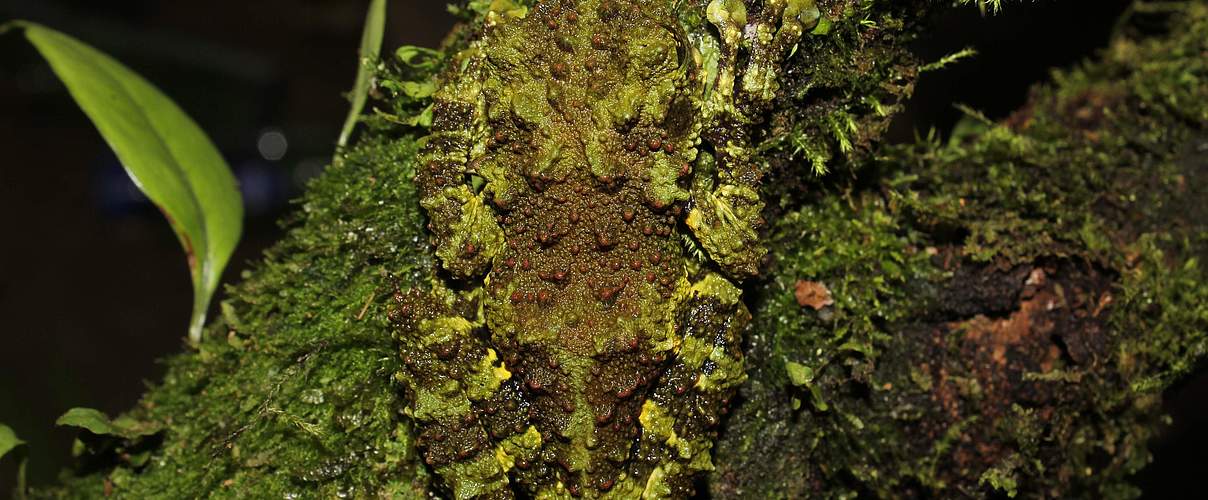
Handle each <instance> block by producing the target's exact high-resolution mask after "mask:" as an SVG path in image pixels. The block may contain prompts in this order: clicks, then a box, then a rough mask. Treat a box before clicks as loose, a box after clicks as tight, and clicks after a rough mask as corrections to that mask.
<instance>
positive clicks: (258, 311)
mask: <svg viewBox="0 0 1208 500" xmlns="http://www.w3.org/2000/svg"><path fill="white" fill-rule="evenodd" d="M416 149H417V148H416V145H415V144H414V141H411V140H407V139H402V140H394V139H390V138H388V137H387V136H385V135H382V134H381V133H378V134H376V135H374V136H373V137H372V138H370V139H366V140H365V141H363V142H362V143H361V144H360V145H358V146H356V147H355V148H353V149H351V150H349V151H348V152H346V153H345V154H344V155H343V157H342V161H341V162H340V166H338V167H334V168H331V169H329V170H328V171H327V172H326V173H325V174H324V175H323V176H322V177H321V178H319V179H318V180H316V181H315V182H313V183H312V185H311V186H310V189H309V192H308V194H307V196H306V198H304V199H303V200H302V202H301V205H300V215H301V217H302V220H301V221H299V222H296V223H294V224H293V225H294V227H293V228H292V229H291V230H290V232H289V233H288V235H287V236H286V238H285V239H284V240H283V241H282V242H281V243H280V244H278V245H277V246H276V247H274V248H273V249H272V250H270V251H269V252H268V254H267V255H266V257H265V261H264V263H262V264H261V265H260V266H258V268H257V269H256V270H255V271H252V272H250V273H247V274H245V276H244V281H243V282H242V283H241V284H239V285H237V286H235V287H233V288H232V289H230V290H229V291H228V296H229V298H228V299H227V301H226V302H225V303H224V304H223V311H224V314H223V319H221V320H219V321H217V322H215V324H213V325H211V327H210V328H209V329H208V331H207V336H206V339H207V340H206V341H205V342H203V343H202V345H201V346H200V350H199V352H197V353H195V354H194V353H186V354H183V355H180V356H176V357H173V358H170V359H169V360H167V365H168V372H167V375H166V376H165V377H164V379H163V381H162V382H161V383H160V384H158V385H157V386H156V387H154V388H152V389H151V390H150V391H149V392H148V393H147V395H146V396H145V398H144V399H143V400H142V401H141V402H140V403H139V405H138V407H136V408H135V409H134V410H132V411H131V412H130V413H129V414H128V415H127V416H126V417H124V418H127V419H134V420H135V421H140V422H146V423H149V424H154V425H158V426H162V427H163V428H164V429H165V430H164V431H163V432H161V433H160V434H158V435H156V436H155V438H156V439H159V440H162V441H160V442H159V443H158V445H157V446H156V447H154V448H153V453H152V455H151V457H150V459H149V460H147V461H146V462H145V463H143V464H138V465H136V464H132V463H128V459H127V458H126V457H121V456H117V457H104V456H96V457H92V462H91V464H90V465H89V468H88V469H81V471H80V472H82V473H85V474H82V475H80V476H72V477H69V478H68V479H66V482H65V483H64V485H63V486H61V487H58V488H51V489H47V490H42V491H40V492H37V493H38V495H36V496H74V497H81V498H88V497H93V498H95V497H96V496H99V495H98V493H99V492H101V491H102V490H107V491H111V492H112V493H113V495H115V496H117V497H122V498H149V497H156V496H159V495H162V494H164V493H165V492H186V491H187V492H191V494H196V495H210V496H218V497H226V496H229V497H245V498H246V497H281V496H287V495H297V494H301V493H306V494H314V495H318V496H334V495H336V494H360V495H363V494H367V492H377V491H382V490H389V491H394V492H395V493H398V494H404V495H412V496H415V495H419V494H420V493H421V492H423V491H424V488H425V484H426V481H427V472H426V471H424V470H423V468H421V467H418V466H417V465H416V463H415V461H414V450H413V446H412V443H411V437H410V429H409V428H408V424H407V423H406V421H404V420H402V419H400V415H399V410H400V409H401V408H402V402H401V401H399V396H398V391H397V388H396V387H395V386H394V385H393V384H392V383H391V375H392V374H393V373H394V372H395V371H396V370H397V366H396V365H397V364H398V358H397V356H395V355H394V346H393V342H392V341H391V340H390V335H389V333H387V329H386V328H387V326H386V323H385V320H384V315H383V314H382V310H383V306H384V302H385V299H386V298H387V297H389V296H390V294H391V292H392V291H393V290H392V289H391V287H392V286H393V285H392V283H393V279H407V280H413V281H414V280H416V279H417V277H419V276H426V275H428V274H429V273H431V272H432V268H433V261H432V257H431V256H430V252H429V251H428V250H427V248H426V244H425V243H424V239H423V237H422V232H421V231H422V230H421V227H420V221H421V220H422V219H421V218H420V217H419V214H418V206H417V205H416V204H415V201H414V200H415V194H414V189H413V188H412V187H411V185H410V176H411V161H412V159H413V158H414V157H415V153H416ZM392 277H393V278H392ZM97 447H98V448H99V447H100V445H99V443H98V444H97ZM408 492H410V493H408Z"/></svg>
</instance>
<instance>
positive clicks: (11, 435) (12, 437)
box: [0, 424, 25, 458]
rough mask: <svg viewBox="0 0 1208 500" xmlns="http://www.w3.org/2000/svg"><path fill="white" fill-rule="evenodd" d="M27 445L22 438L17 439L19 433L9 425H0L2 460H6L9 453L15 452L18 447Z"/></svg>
mask: <svg viewBox="0 0 1208 500" xmlns="http://www.w3.org/2000/svg"><path fill="white" fill-rule="evenodd" d="M23 444H25V441H22V440H21V438H18V437H17V433H16V432H13V429H12V428H11V427H9V426H7V425H4V424H0V458H4V455H7V454H8V452H10V451H13V450H14V449H16V448H17V447H18V446H21V445H23Z"/></svg>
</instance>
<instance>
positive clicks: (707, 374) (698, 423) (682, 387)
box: [637, 273, 751, 498]
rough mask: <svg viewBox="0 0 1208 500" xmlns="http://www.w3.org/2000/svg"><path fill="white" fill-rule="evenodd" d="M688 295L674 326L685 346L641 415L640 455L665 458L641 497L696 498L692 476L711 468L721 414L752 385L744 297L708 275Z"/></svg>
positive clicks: (644, 488) (747, 315)
mask: <svg viewBox="0 0 1208 500" xmlns="http://www.w3.org/2000/svg"><path fill="white" fill-rule="evenodd" d="M687 293H688V294H690V295H689V296H688V297H686V298H685V299H684V300H683V302H682V303H681V305H680V308H679V312H678V314H677V320H676V323H677V327H678V329H679V330H680V331H681V332H683V335H684V338H683V342H682V344H681V345H680V347H679V349H678V353H677V354H676V360H675V362H674V364H673V365H672V366H671V368H670V369H669V370H668V371H667V375H666V377H665V379H664V380H661V381H660V384H659V385H658V386H657V387H655V389H654V391H653V393H652V394H651V395H650V396H649V398H647V400H646V402H645V403H644V405H643V406H642V413H641V416H640V417H639V421H640V423H641V425H642V439H641V442H640V445H639V447H640V449H639V450H638V452H637V453H638V456H648V455H647V454H651V455H649V456H662V457H664V458H663V460H661V461H660V463H659V465H658V466H657V467H655V469H654V470H653V471H652V472H651V473H650V475H649V478H648V479H647V480H646V483H645V485H644V486H643V492H642V497H643V498H684V497H688V496H691V495H692V492H693V491H692V480H693V476H694V475H695V474H697V473H698V472H702V471H707V470H712V468H713V464H712V461H711V459H710V448H712V446H713V441H714V438H715V437H716V434H717V426H718V424H719V419H720V416H721V415H722V414H724V413H725V412H726V411H728V409H729V402H730V398H731V397H732V396H733V395H734V393H735V391H736V390H737V389H738V386H739V385H741V384H742V382H743V381H744V380H746V373H745V371H744V368H743V358H742V345H741V342H742V334H743V330H744V329H745V328H746V326H747V325H748V324H749V322H750V320H751V315H750V313H749V312H747V308H746V306H745V305H743V303H742V302H741V301H740V300H739V295H740V293H741V291H740V290H739V289H738V288H737V287H735V286H734V285H733V284H731V283H730V282H729V281H727V280H726V279H725V278H723V277H722V276H720V275H718V274H715V273H709V274H707V275H706V276H705V277H704V278H703V279H701V280H700V281H698V282H696V283H695V284H694V285H693V286H692V288H691V289H690V290H689V291H688V292H687ZM655 454H657V455H655Z"/></svg>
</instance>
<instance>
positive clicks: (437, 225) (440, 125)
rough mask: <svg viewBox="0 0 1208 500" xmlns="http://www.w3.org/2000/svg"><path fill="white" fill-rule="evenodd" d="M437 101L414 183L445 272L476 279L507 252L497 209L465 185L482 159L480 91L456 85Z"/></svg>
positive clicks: (443, 91)
mask: <svg viewBox="0 0 1208 500" xmlns="http://www.w3.org/2000/svg"><path fill="white" fill-rule="evenodd" d="M471 64H473V62H471ZM467 86H470V85H468V84H467ZM471 87H473V86H471ZM473 88H476V87H473ZM435 99H436V105H435V112H434V113H435V118H434V121H433V129H432V134H431V135H429V136H428V137H427V138H426V139H425V140H426V141H427V144H426V145H425V147H424V151H423V153H422V156H421V166H420V167H419V169H418V170H417V171H416V176H415V177H416V179H415V184H416V186H417V187H418V188H419V191H420V205H422V206H423V207H424V209H425V210H426V211H427V212H428V229H429V230H430V231H431V233H432V238H433V242H434V243H435V244H436V255H437V256H438V257H440V259H441V262H442V263H443V264H444V267H445V269H447V270H449V272H451V273H453V275H455V276H457V277H458V278H476V277H478V276H481V275H482V274H484V273H485V272H486V271H487V270H488V269H489V268H490V266H491V262H492V260H493V259H494V258H495V255H497V254H499V252H500V251H502V250H503V248H504V237H503V230H502V229H501V228H500V227H499V223H498V222H497V221H496V220H495V212H494V210H493V209H491V207H490V206H488V205H487V204H486V202H485V201H484V195H483V193H481V192H475V191H474V189H472V187H471V186H470V185H468V184H467V182H466V178H467V176H469V175H470V174H473V173H474V172H473V171H472V170H473V169H472V168H470V166H469V165H470V162H471V159H472V158H475V157H477V156H480V155H481V151H479V150H478V149H479V148H480V147H481V144H482V142H483V139H482V137H480V136H481V135H482V134H483V133H484V131H483V126H482V125H481V121H482V118H481V117H482V114H483V111H482V109H481V108H482V106H483V104H482V103H481V102H480V99H478V97H477V94H476V92H471V91H468V90H464V89H461V88H460V86H458V85H451V86H450V87H449V88H448V89H445V90H442V91H441V93H439V94H438V95H437V96H436V98H435ZM466 124H469V125H466Z"/></svg>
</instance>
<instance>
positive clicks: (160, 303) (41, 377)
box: [0, 0, 1208, 498]
mask: <svg viewBox="0 0 1208 500" xmlns="http://www.w3.org/2000/svg"><path fill="white" fill-rule="evenodd" d="M1127 3H1128V2H1127V1H1124V0H1104V1H1097V2H1094V7H1093V8H1091V7H1090V6H1088V5H1086V4H1087V2H1079V1H1068V0H1067V1H1064V2H1055V1H1052V0H1046V1H1041V2H1035V3H1021V4H1019V5H1010V6H1009V8H1008V9H1007V11H1006V13H1004V14H1002V15H999V16H996V17H993V18H989V19H982V18H981V16H980V15H979V14H978V12H977V10H976V9H974V8H964V9H960V10H958V11H954V12H949V13H946V14H943V15H941V16H939V17H938V18H937V19H936V20H935V22H934V23H933V26H934V28H933V29H932V30H931V31H930V33H929V40H927V41H925V42H921V43H919V44H918V47H917V50H918V52H919V54H920V55H921V56H922V57H923V58H924V59H926V60H934V59H938V58H939V57H941V56H943V55H945V54H948V53H951V52H954V51H956V50H959V49H961V48H963V47H965V46H973V47H976V48H977V49H978V50H979V52H980V55H979V56H978V57H977V58H976V59H974V60H971V61H966V62H963V63H961V64H958V65H956V66H954V67H950V68H949V69H946V70H944V71H940V72H936V73H929V74H926V75H924V76H923V78H922V79H921V80H920V82H919V84H918V86H917V91H916V94H915V97H914V98H913V99H912V101H911V102H910V105H909V108H908V110H907V112H906V113H904V114H903V115H902V116H901V117H900V118H899V119H898V121H897V122H896V123H895V125H894V127H893V129H892V132H891V136H892V139H893V140H898V141H905V140H911V138H912V137H913V135H914V134H915V132H916V131H918V132H919V133H924V134H925V133H926V132H927V130H928V129H930V128H933V127H934V128H935V129H937V130H938V131H940V132H941V133H943V132H946V131H947V130H949V129H950V128H951V126H952V125H953V124H954V123H955V121H956V120H957V119H958V118H959V116H960V115H959V112H957V111H956V110H954V109H953V108H952V107H951V104H952V103H953V102H963V103H966V104H969V105H971V106H972V107H974V108H977V109H980V110H982V111H984V112H985V113H986V114H987V115H988V116H989V117H991V118H995V119H997V118H1002V117H1005V116H1006V115H1007V114H1008V113H1010V112H1011V111H1012V110H1013V109H1015V108H1017V107H1019V106H1020V105H1021V104H1023V102H1024V100H1025V99H1026V97H1027V91H1028V86H1029V85H1030V84H1031V83H1034V82H1038V81H1043V80H1044V79H1045V78H1047V76H1048V72H1049V68H1053V67H1066V66H1070V65H1072V64H1076V63H1077V62H1078V61H1080V60H1082V59H1083V58H1086V57H1089V56H1091V55H1093V54H1094V51H1095V50H1097V49H1098V48H1100V47H1102V46H1104V44H1105V43H1106V41H1107V38H1108V35H1109V33H1110V31H1111V28H1112V25H1113V22H1114V20H1115V18H1116V17H1117V16H1118V15H1119V14H1120V13H1121V12H1122V11H1123V9H1124V6H1125V5H1126V4H1127ZM366 4H367V2H365V1H348V0H257V1H247V0H209V1H205V2H197V1H187V2H186V1H159V0H108V1H104V2H97V1H95V0H5V2H0V22H3V21H5V20H8V19H13V18H22V19H29V20H33V21H37V22H41V23H43V24H46V25H49V26H51V27H54V28H56V29H60V30H62V31H65V32H67V33H70V34H72V35H74V36H76V37H78V38H80V39H81V40H83V41H85V42H86V43H89V44H92V45H93V46H95V47H97V48H99V49H101V50H102V51H105V52H107V53H109V54H111V55H113V56H114V57H116V58H117V59H119V60H121V61H122V62H124V63H125V64H127V65H128V66H130V67H131V68H133V69H134V70H135V71H136V72H138V73H140V74H142V75H143V76H145V77H146V78H148V79H149V80H151V81H152V82H154V83H155V84H156V85H157V86H159V87H160V88H161V89H162V90H164V91H165V93H167V94H168V95H170V96H171V97H172V98H173V99H175V100H176V101H177V103H179V104H180V105H181V107H182V108H184V109H185V111H186V112H188V113H189V114H190V115H192V116H193V118H194V119H195V120H196V121H197V122H198V123H199V124H200V125H201V127H202V128H203V129H204V130H205V131H206V132H208V133H209V134H210V136H211V137H212V138H213V140H214V142H215V143H216V144H217V145H218V147H219V149H221V150H222V152H223V154H224V155H225V156H226V158H227V161H228V163H229V164H230V165H231V167H232V168H233V169H234V170H235V173H236V176H237V177H238V178H239V180H240V184H241V188H242V189H243V191H244V198H245V206H246V208H247V212H248V213H247V219H246V220H245V228H244V236H243V239H242V241H241V242H240V244H239V247H238V249H237V250H236V252H235V255H234V257H233V258H232V259H231V264H230V266H229V268H228V270H227V272H226V276H225V279H224V282H225V283H231V282H233V281H234V280H236V279H237V278H238V276H239V273H240V272H242V271H243V270H246V269H248V268H249V266H250V264H251V263H253V262H255V261H256V260H257V259H258V257H259V255H260V253H261V252H262V251H263V249H264V248H266V247H267V246H268V245H270V244H271V243H272V242H273V241H275V240H276V239H277V238H278V237H279V236H280V234H281V230H280V229H279V227H278V226H277V224H276V222H275V221H276V220H277V219H278V218H279V217H280V216H281V215H282V214H283V213H284V212H285V211H287V210H289V209H290V207H291V205H290V200H291V199H294V198H296V197H297V196H298V195H299V193H300V190H301V187H302V186H303V185H304V182H305V180H306V179H308V178H310V177H312V176H314V175H315V174H316V173H318V172H319V171H321V170H322V168H323V166H324V165H325V163H326V162H327V160H328V159H329V158H330V156H331V153H332V150H333V144H334V140H335V138H336V136H337V134H338V133H339V128H340V125H341V124H342V123H343V118H344V114H345V113H346V112H347V110H348V103H347V101H346V100H345V99H344V98H343V94H342V93H343V92H345V91H346V90H347V89H348V88H349V87H350V86H351V84H352V80H353V76H354V74H355V70H356V50H357V46H358V44H359V37H360V29H361V24H362V22H363V20H364V13H365V7H366ZM453 22H454V19H453V17H452V16H450V15H449V14H448V13H447V12H446V11H445V8H444V2H443V1H438V0H422V1H410V0H409V1H395V2H392V3H391V5H390V6H389V21H388V26H387V30H386V42H385V47H384V52H385V53H386V54H389V53H391V51H392V50H393V48H395V47H397V46H399V45H403V44H412V45H423V46H429V47H431V46H435V45H436V44H437V43H438V42H439V41H440V39H441V38H442V37H443V35H444V33H445V32H446V31H447V30H448V29H449V27H450V26H452V24H453ZM282 137H284V139H285V142H286V143H287V144H288V147H287V148H286V149H285V151H284V155H283V156H281V157H280V158H277V156H279V153H280V146H281V141H280V139H281V138H282ZM191 295H192V288H191V286H190V283H189V276H188V272H187V270H186V267H185V262H184V258H183V253H182V251H181V249H180V247H179V244H178V243H177V240H176V238H175V236H174V235H173V234H172V232H171V231H170V230H169V228H168V225H167V224H165V223H164V221H163V219H162V217H161V216H160V215H159V213H158V212H157V211H155V209H154V208H153V207H151V206H150V205H149V204H148V203H147V202H146V201H145V200H144V199H143V198H142V197H141V195H139V193H138V191H137V189H135V188H134V186H133V185H132V184H131V183H130V181H129V180H128V179H127V177H126V175H125V173H124V172H123V170H122V169H121V166H120V165H119V164H118V163H117V160H116V159H115V158H114V157H113V155H112V153H110V152H109V150H108V148H107V147H106V145H105V143H104V142H103V141H102V139H101V138H100V136H99V135H98V134H97V132H96V131H95V129H94V128H93V127H92V125H91V124H90V123H89V122H88V120H87V118H86V117H85V116H84V114H83V113H82V112H80V110H79V109H78V108H77V107H76V105H75V104H74V103H73V102H72V100H71V99H70V97H69V96H68V95H67V94H66V91H65V89H64V88H63V86H62V85H61V84H60V83H59V82H58V80H57V79H56V78H55V76H54V74H53V73H52V72H51V71H50V69H49V67H48V66H47V65H46V64H45V63H44V62H43V61H42V59H40V58H39V56H38V55H37V53H36V52H35V51H34V50H33V48H32V47H30V46H29V44H28V43H26V42H25V41H24V38H23V37H21V36H20V34H19V33H9V34H7V35H4V36H0V422H4V423H6V424H8V425H10V426H11V427H13V428H14V430H15V431H16V432H17V433H18V435H19V436H21V437H22V438H23V439H24V440H26V441H27V442H29V443H30V446H29V457H30V462H29V463H30V465H29V478H30V480H31V482H33V483H34V484H38V483H46V482H49V481H53V479H54V477H55V475H56V473H57V471H58V470H60V469H61V468H62V467H64V466H65V465H66V464H67V463H68V461H69V459H70V453H69V450H70V444H71V440H72V437H73V434H74V432H73V431H72V430H70V429H62V428H55V427H54V426H53V422H54V420H55V418H57V417H58V416H59V415H60V414H62V413H63V412H64V411H65V410H67V409H68V408H71V407H74V406H85V407H92V408H97V409H99V410H101V411H104V412H106V413H108V414H110V415H114V414H116V413H118V412H120V411H122V410H124V409H126V408H129V407H130V406H131V405H133V404H134V403H135V402H136V401H137V399H138V397H139V395H140V394H141V393H142V392H143V390H144V389H145V387H146V385H147V383H148V381H151V382H153V381H155V380H157V379H158V378H159V377H160V376H161V375H162V372H163V368H162V366H161V365H159V364H158V363H157V361H156V360H157V359H159V358H162V357H164V356H166V355H169V354H172V353H175V352H179V351H180V350H182V349H184V348H185V347H184V343H183V337H184V334H185V330H186V326H187V322H188V316H189V312H190V305H191ZM219 298H221V292H220V293H219ZM215 303H217V300H216V301H215ZM1201 371H1203V370H1201ZM1167 408H1168V411H1170V412H1171V414H1172V415H1173V420H1174V422H1173V425H1172V426H1171V427H1170V428H1169V429H1168V431H1167V432H1166V433H1165V435H1164V436H1163V437H1162V438H1161V440H1160V441H1159V442H1158V443H1157V444H1156V447H1155V450H1156V459H1155V463H1154V464H1153V466H1151V467H1150V468H1149V469H1148V470H1147V471H1146V472H1145V473H1143V474H1142V475H1141V477H1140V479H1139V481H1140V482H1141V483H1142V486H1144V487H1145V488H1146V489H1147V490H1148V491H1149V493H1150V495H1151V496H1153V497H1155V498H1156V497H1170V496H1182V495H1189V494H1188V493H1185V491H1186V490H1184V488H1185V487H1188V486H1195V485H1198V480H1199V479H1200V477H1198V475H1197V473H1202V472H1203V471H1205V470H1208V452H1205V451H1202V450H1208V431H1206V430H1205V429H1206V428H1208V376H1206V375H1205V374H1203V373H1201V374H1200V376H1198V377H1196V378H1194V379H1192V380H1190V381H1187V382H1184V383H1183V384H1180V385H1178V386H1176V387H1174V388H1172V389H1171V390H1170V391H1169V397H1168V401H1167ZM11 462H12V460H6V461H4V463H0V492H3V493H0V497H3V496H5V495H7V494H8V492H9V491H11V488H12V484H13V478H14V476H15V470H16V467H15V464H13V463H11Z"/></svg>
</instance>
